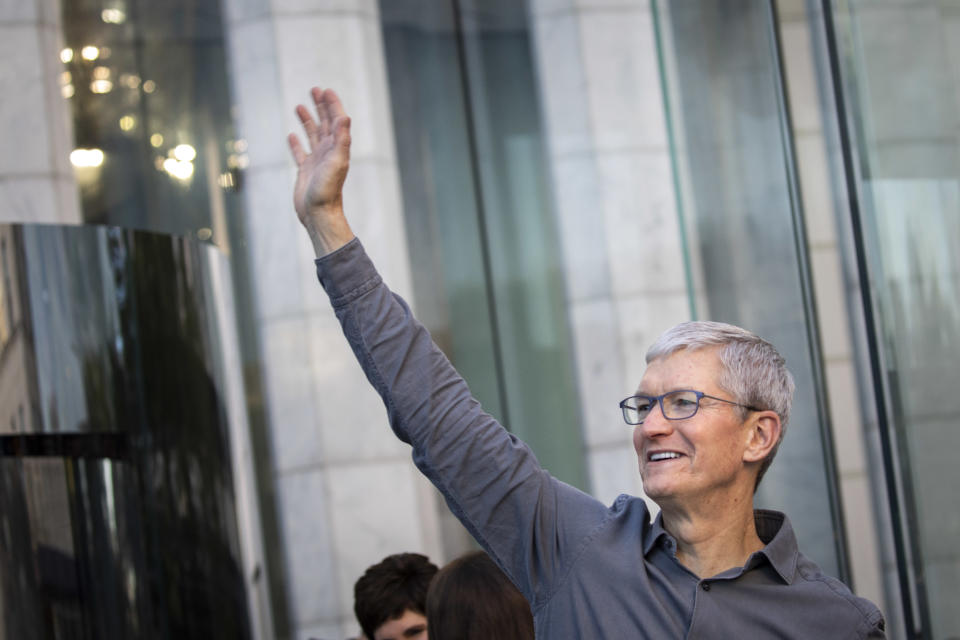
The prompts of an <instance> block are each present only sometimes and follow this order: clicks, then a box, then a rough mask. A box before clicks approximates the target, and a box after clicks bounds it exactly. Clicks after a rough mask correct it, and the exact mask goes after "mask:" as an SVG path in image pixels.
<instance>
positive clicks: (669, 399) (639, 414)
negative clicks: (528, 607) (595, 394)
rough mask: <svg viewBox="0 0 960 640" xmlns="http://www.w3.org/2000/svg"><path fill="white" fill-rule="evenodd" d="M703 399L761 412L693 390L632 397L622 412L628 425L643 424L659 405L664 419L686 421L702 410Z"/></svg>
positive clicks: (625, 403)
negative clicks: (655, 406) (701, 402)
mask: <svg viewBox="0 0 960 640" xmlns="http://www.w3.org/2000/svg"><path fill="white" fill-rule="evenodd" d="M702 398H710V399H711V400H717V401H719V402H725V403H727V404H732V405H734V406H737V407H743V408H744V409H749V410H750V411H760V409H757V408H756V407H751V406H748V405H745V404H740V403H739V402H733V401H732V400H724V399H723V398H718V397H716V396H710V395H707V394H705V393H703V392H702V391H694V390H692V389H678V390H676V391H668V392H667V393H664V394H663V395H659V396H641V395H637V396H630V397H629V398H624V399H623V400H621V401H620V410H621V411H623V419H624V420H625V421H626V423H627V424H643V421H644V420H646V419H647V416H648V415H650V412H651V411H653V407H654V405H656V404H658V403H659V404H660V413H662V414H663V417H664V418H666V419H667V420H684V419H686V418H692V417H693V416H694V415H696V413H697V411H698V410H699V409H700V400H701V399H702Z"/></svg>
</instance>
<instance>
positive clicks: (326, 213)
mask: <svg viewBox="0 0 960 640" xmlns="http://www.w3.org/2000/svg"><path fill="white" fill-rule="evenodd" d="M310 95H311V96H312V98H313V102H314V105H315V106H316V110H317V117H318V119H317V120H314V119H313V116H312V115H311V113H310V111H309V110H308V109H307V108H306V107H305V106H303V105H302V104H299V105H297V117H299V118H300V122H302V123H303V132H304V135H305V136H306V140H307V144H308V146H309V149H310V151H309V153H308V152H307V151H306V150H305V149H304V147H303V145H301V144H300V140H299V139H298V138H297V136H296V134H293V133H291V134H290V135H289V136H287V142H288V143H289V144H290V151H291V153H293V159H294V160H295V161H296V163H297V182H296V185H295V186H294V190H293V206H294V209H296V211H297V217H298V218H300V222H301V223H302V224H303V226H304V227H305V228H306V230H307V232H308V233H309V234H310V239H311V240H312V241H313V246H314V249H315V250H316V252H317V255H318V256H322V255H325V254H327V253H330V252H331V251H334V250H335V249H338V248H340V247H341V246H343V245H345V244H346V243H347V242H349V241H350V240H352V239H353V231H351V230H350V225H349V224H348V223H347V219H346V217H345V216H344V214H343V183H344V181H345V180H346V178H347V170H348V169H349V168H350V117H349V116H348V115H347V114H346V112H345V111H344V110H343V105H342V104H341V103H340V98H338V97H337V94H336V93H334V91H333V90H332V89H326V90H322V91H321V90H320V89H318V88H317V87H314V88H313V89H311V90H310Z"/></svg>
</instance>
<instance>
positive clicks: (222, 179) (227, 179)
mask: <svg viewBox="0 0 960 640" xmlns="http://www.w3.org/2000/svg"><path fill="white" fill-rule="evenodd" d="M217 184H219V185H220V186H221V187H222V188H224V189H229V188H231V187H233V186H235V185H236V182H235V181H234V179H233V172H232V171H225V172H224V173H221V174H220V175H219V176H217Z"/></svg>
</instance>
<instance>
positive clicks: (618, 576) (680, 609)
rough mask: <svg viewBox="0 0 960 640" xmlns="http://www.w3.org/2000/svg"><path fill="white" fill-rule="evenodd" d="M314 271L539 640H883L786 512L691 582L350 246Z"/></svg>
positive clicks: (401, 432)
mask: <svg viewBox="0 0 960 640" xmlns="http://www.w3.org/2000/svg"><path fill="white" fill-rule="evenodd" d="M316 265H317V276H318V277H319V279H320V282H321V283H322V285H323V287H324V289H325V290H326V292H327V294H328V295H329V297H330V300H331V303H332V304H333V307H334V310H335V311H336V314H337V317H338V318H339V320H340V323H341V325H342V326H343V331H344V333H345V335H346V337H347V339H348V340H349V342H350V345H351V347H352V348H353V351H354V353H355V354H356V356H357V359H358V360H359V362H360V364H361V366H362V367H363V369H364V371H365V373H366V375H367V378H368V379H369V380H370V382H371V384H373V386H374V387H375V388H376V390H377V392H379V394H380V396H381V397H382V398H383V401H384V404H385V405H386V408H387V413H388V415H389V419H390V424H391V426H392V427H393V430H394V432H395V433H396V434H397V436H398V437H399V438H400V439H401V440H403V441H404V442H407V443H409V444H411V445H412V446H413V459H414V462H415V463H416V465H417V467H419V468H420V470H421V471H422V472H423V473H424V474H426V476H427V477H428V478H429V479H430V480H431V481H432V482H433V483H434V484H435V485H436V486H437V488H438V489H439V490H440V491H441V492H442V493H443V495H444V497H445V498H446V500H447V504H448V505H449V506H450V509H451V510H452V511H453V513H454V514H455V515H456V516H457V517H458V518H459V519H460V521H461V522H463V524H464V525H465V526H466V527H467V529H468V530H469V531H470V533H471V534H472V535H473V536H474V537H475V538H476V539H477V541H478V542H479V543H480V544H481V545H482V546H483V547H484V549H486V550H487V552H488V553H489V554H490V555H491V556H492V557H493V558H494V559H495V560H496V562H497V563H498V564H499V565H500V567H501V568H502V569H503V570H504V572H505V573H506V574H507V575H508V576H509V577H510V579H511V580H512V581H513V582H514V583H515V584H516V585H517V587H518V588H519V589H520V591H521V592H522V593H523V594H524V596H526V598H527V600H529V602H530V607H531V609H532V611H533V615H534V622H535V626H536V631H537V637H538V638H549V639H557V640H559V639H564V638H578V639H593V638H651V639H656V640H663V639H667V638H690V639H693V638H751V639H752V638H818V639H820V638H837V639H840V638H851V639H852V638H882V637H884V633H883V618H882V616H881V614H880V611H879V610H878V609H877V608H876V607H875V606H874V605H873V604H872V603H870V602H869V601H867V600H865V599H863V598H858V597H856V596H854V595H853V594H852V593H851V592H850V590H849V589H847V587H846V586H844V585H843V584H842V583H841V582H839V581H838V580H835V579H834V578H830V577H828V576H825V575H824V574H823V573H822V571H821V570H820V569H819V567H817V566H816V565H815V564H814V563H813V562H811V561H810V560H809V559H807V558H806V557H805V556H804V555H803V554H801V553H800V552H799V550H798V549H797V542H796V538H795V537H794V533H793V529H792V527H791V526H790V522H789V521H788V520H787V518H786V517H785V516H784V515H783V514H780V513H776V512H771V511H757V512H756V523H757V531H758V533H759V535H760V538H761V540H762V541H763V542H764V543H765V545H766V546H765V547H764V548H763V549H762V550H761V551H758V552H757V553H755V554H753V555H752V556H751V557H750V558H749V560H748V561H747V563H746V564H745V565H744V566H743V567H736V568H733V569H730V570H728V571H725V572H723V573H721V574H719V575H717V576H714V577H712V578H708V579H703V580H701V579H699V578H698V577H697V576H695V575H694V574H693V573H691V572H690V571H689V570H687V569H686V568H685V567H684V566H683V565H682V564H680V562H679V561H677V559H676V555H675V552H676V541H675V540H674V539H673V538H672V537H671V536H670V534H669V533H667V532H666V531H665V530H664V529H663V526H662V523H661V520H660V518H659V516H658V517H657V518H656V519H655V520H653V521H651V517H650V513H649V511H648V510H647V507H646V504H645V503H644V501H643V500H641V499H639V498H635V497H631V496H627V495H621V496H620V497H619V498H617V499H616V501H615V502H614V503H613V505H611V506H609V507H607V506H605V505H603V504H602V503H600V502H599V501H597V500H595V499H594V498H592V497H590V496H589V495H587V494H585V493H583V492H581V491H579V490H578V489H576V488H574V487H571V486H569V485H567V484H564V483H563V482H560V481H559V480H557V479H556V478H554V477H552V476H551V475H550V474H549V473H547V472H546V471H545V470H544V469H543V468H542V467H540V465H539V464H538V463H537V459H536V457H535V456H534V454H533V452H532V451H531V450H530V449H529V448H528V447H527V445H526V444H524V443H523V442H521V441H520V440H518V439H517V438H515V437H514V436H512V435H511V434H510V433H508V432H507V431H506V430H505V429H504V428H503V427H502V426H500V424H498V423H497V421H496V420H494V418H492V417H491V416H490V415H488V414H486V413H485V412H484V411H483V409H482V408H481V407H480V404H479V403H478V402H477V401H476V400H475V399H474V398H473V397H472V396H471V394H470V390H469V389H468V388H467V385H466V383H465V382H464V380H463V379H462V378H461V377H460V375H459V374H457V372H456V371H455V370H454V368H453V366H451V364H450V363H449V362H448V360H447V359H446V357H444V355H443V354H442V353H441V352H440V350H439V349H438V348H437V347H436V345H434V344H433V341H432V340H431V338H430V335H429V333H428V332H427V330H426V329H425V328H424V327H423V326H422V325H421V324H420V323H419V322H417V321H416V319H415V318H414V317H413V316H412V314H411V312H410V309H409V307H408V306H407V304H406V303H405V302H404V301H403V300H402V299H401V298H400V297H399V296H397V295H395V294H393V293H391V292H390V290H389V289H388V288H387V286H386V285H385V284H384V283H383V281H382V280H381V278H380V276H379V275H378V274H377V271H376V269H375V268H374V266H373V264H372V263H371V262H370V260H369V258H368V257H367V255H366V253H365V252H364V250H363V247H362V246H361V244H360V242H359V241H358V240H354V241H352V242H351V243H349V244H347V245H346V246H344V247H342V248H340V249H339V250H337V251H335V252H333V253H331V254H329V255H327V256H324V257H323V258H320V259H318V260H317V261H316Z"/></svg>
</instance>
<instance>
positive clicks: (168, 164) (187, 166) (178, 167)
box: [163, 158, 193, 182]
mask: <svg viewBox="0 0 960 640" xmlns="http://www.w3.org/2000/svg"><path fill="white" fill-rule="evenodd" d="M163 170H164V171H166V172H167V173H169V174H170V175H171V176H173V177H174V178H176V179H177V180H180V181H183V182H186V181H187V180H189V179H190V178H191V177H193V163H192V162H182V161H180V160H176V159H174V158H167V159H166V160H164V161H163Z"/></svg>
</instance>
